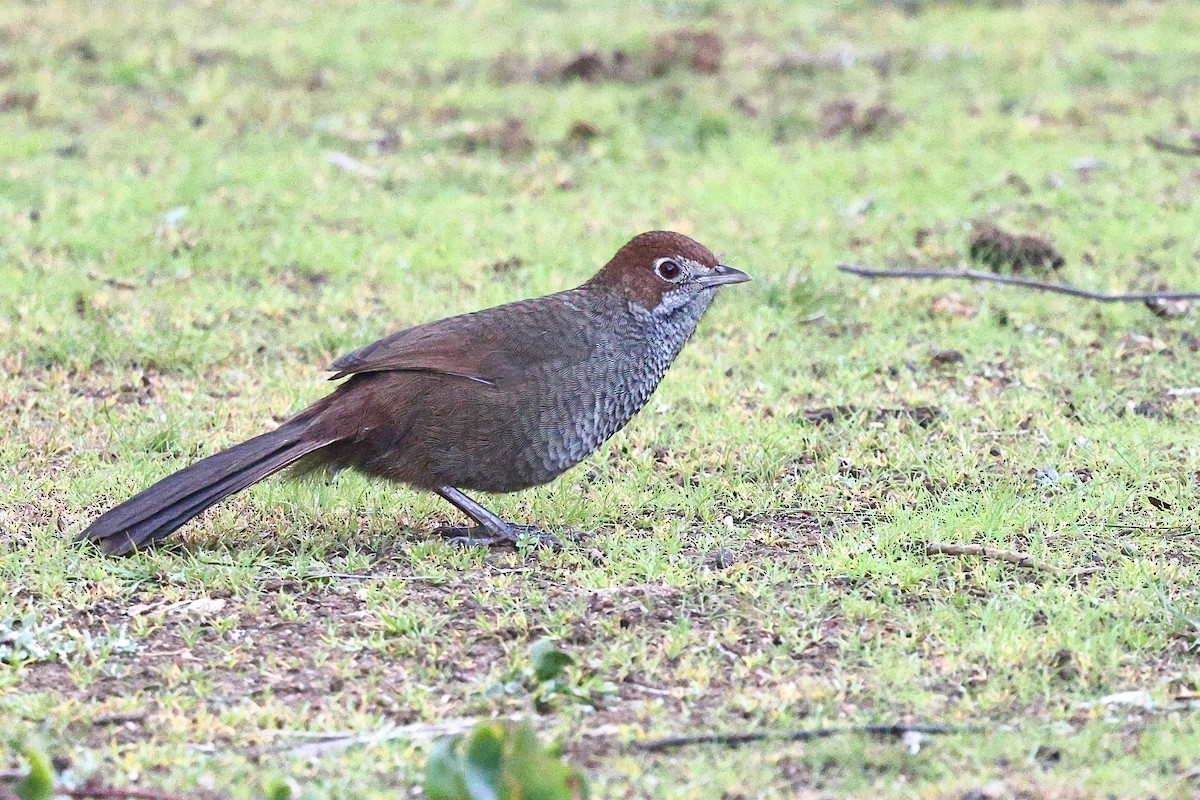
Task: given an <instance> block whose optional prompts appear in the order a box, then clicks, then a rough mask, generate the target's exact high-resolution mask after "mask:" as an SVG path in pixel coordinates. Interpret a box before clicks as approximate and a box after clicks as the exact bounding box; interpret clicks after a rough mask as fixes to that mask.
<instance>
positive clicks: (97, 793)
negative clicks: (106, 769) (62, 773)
mask: <svg viewBox="0 0 1200 800" xmlns="http://www.w3.org/2000/svg"><path fill="white" fill-rule="evenodd" d="M53 795H54V796H55V797H60V796H61V797H76V798H91V799H92V800H189V798H185V797H182V796H180V795H176V794H167V793H166V792H160V791H158V790H156V789H132V788H124V787H118V786H91V787H84V788H82V789H67V788H63V787H57V788H55V789H54V791H53ZM191 800H195V799H194V798H191Z"/></svg>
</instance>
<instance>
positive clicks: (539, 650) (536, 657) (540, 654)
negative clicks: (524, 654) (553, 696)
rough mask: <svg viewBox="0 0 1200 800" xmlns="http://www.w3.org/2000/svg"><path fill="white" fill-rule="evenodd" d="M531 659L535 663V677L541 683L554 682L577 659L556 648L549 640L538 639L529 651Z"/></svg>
mask: <svg viewBox="0 0 1200 800" xmlns="http://www.w3.org/2000/svg"><path fill="white" fill-rule="evenodd" d="M529 658H530V660H531V661H532V662H533V675H534V677H535V678H537V680H538V682H539V683H545V682H546V681H552V680H554V679H555V678H557V677H558V676H559V675H561V674H562V671H563V670H564V669H566V668H567V667H568V666H569V665H571V664H574V663H575V659H573V658H571V657H570V656H569V655H567V654H566V653H564V652H563V651H562V650H559V649H557V648H556V647H555V646H554V642H552V641H550V640H549V639H538V640H537V641H536V642H534V643H533V647H531V648H530V649H529Z"/></svg>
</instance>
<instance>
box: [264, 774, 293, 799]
mask: <svg viewBox="0 0 1200 800" xmlns="http://www.w3.org/2000/svg"><path fill="white" fill-rule="evenodd" d="M266 795H267V800H292V787H291V786H289V785H288V783H287V781H285V780H282V779H281V778H273V779H272V780H271V782H270V783H268V784H267V791H266Z"/></svg>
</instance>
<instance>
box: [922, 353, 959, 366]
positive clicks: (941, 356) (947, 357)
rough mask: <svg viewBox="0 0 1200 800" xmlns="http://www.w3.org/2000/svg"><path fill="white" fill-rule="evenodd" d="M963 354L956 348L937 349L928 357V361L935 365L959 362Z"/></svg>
mask: <svg viewBox="0 0 1200 800" xmlns="http://www.w3.org/2000/svg"><path fill="white" fill-rule="evenodd" d="M962 361H963V354H962V353H960V352H958V351H957V350H939V351H937V352H936V353H934V354H933V355H931V356H930V357H929V363H930V364H931V365H933V366H935V367H945V366H949V365H950V364H961V363H962Z"/></svg>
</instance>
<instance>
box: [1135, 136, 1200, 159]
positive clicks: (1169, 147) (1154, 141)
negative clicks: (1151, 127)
mask: <svg viewBox="0 0 1200 800" xmlns="http://www.w3.org/2000/svg"><path fill="white" fill-rule="evenodd" d="M1146 144H1148V145H1150V146H1151V147H1153V148H1154V149H1155V150H1163V151H1165V152H1168V153H1174V154H1175V155H1177V156H1200V144H1197V145H1191V146H1187V145H1182V144H1175V143H1174V142H1168V141H1167V140H1166V139H1160V138H1159V137H1157V136H1154V135H1150V136H1147V137H1146Z"/></svg>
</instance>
